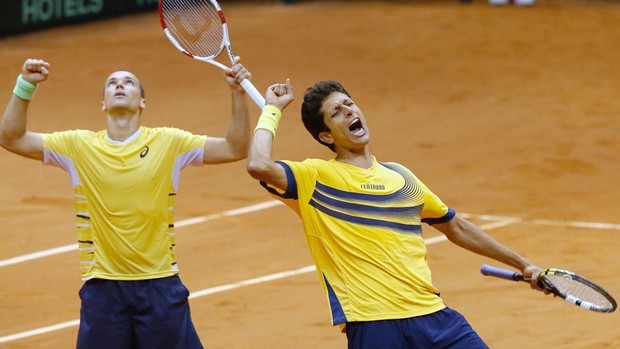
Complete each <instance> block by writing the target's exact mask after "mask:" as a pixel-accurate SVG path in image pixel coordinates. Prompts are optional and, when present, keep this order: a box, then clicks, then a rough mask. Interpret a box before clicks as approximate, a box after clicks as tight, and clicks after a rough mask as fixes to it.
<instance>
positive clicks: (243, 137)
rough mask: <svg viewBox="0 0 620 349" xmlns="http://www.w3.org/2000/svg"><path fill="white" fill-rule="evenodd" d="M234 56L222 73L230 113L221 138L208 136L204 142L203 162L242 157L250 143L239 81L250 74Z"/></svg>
mask: <svg viewBox="0 0 620 349" xmlns="http://www.w3.org/2000/svg"><path fill="white" fill-rule="evenodd" d="M239 60H240V59H239V57H235V63H234V64H233V67H232V68H231V69H230V70H228V71H226V72H225V73H224V76H225V78H226V82H227V83H228V85H229V86H230V91H231V93H232V115H231V117H230V122H229V123H228V130H227V131H226V135H225V136H224V137H223V138H217V137H208V138H207V142H206V143H205V156H204V160H203V162H204V163H205V164H217V163H224V162H231V161H236V160H241V159H244V158H246V157H247V156H248V146H249V144H250V113H249V108H248V102H247V99H246V98H245V90H244V89H243V87H241V85H240V83H241V81H243V79H250V77H251V76H252V74H250V72H249V71H247V70H246V69H245V67H244V66H243V65H242V64H240V63H239Z"/></svg>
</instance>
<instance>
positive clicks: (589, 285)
mask: <svg viewBox="0 0 620 349" xmlns="http://www.w3.org/2000/svg"><path fill="white" fill-rule="evenodd" d="M480 272H481V273H482V275H486V276H495V277H498V278H502V279H507V280H513V281H525V282H530V280H527V279H525V278H524V277H523V275H521V274H519V273H517V272H514V271H511V270H506V269H501V268H496V267H492V266H489V265H486V264H485V265H483V266H482V268H480ZM538 286H539V287H541V288H543V289H545V290H547V291H549V292H551V293H553V294H554V295H556V296H558V297H562V298H563V299H565V300H567V301H569V302H571V303H573V304H575V305H578V306H580V307H582V308H586V309H588V310H592V311H596V312H600V313H611V312H613V311H614V310H616V308H617V304H616V301H615V300H614V298H613V297H612V296H611V295H610V294H609V293H607V291H605V290H604V289H603V288H602V287H601V286H599V285H597V284H595V283H594V282H592V281H590V280H588V279H586V278H585V277H583V276H581V275H577V274H575V273H573V272H571V271H567V270H561V269H546V270H543V271H542V272H541V273H540V276H539V278H538Z"/></svg>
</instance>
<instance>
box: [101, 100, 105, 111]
mask: <svg viewBox="0 0 620 349" xmlns="http://www.w3.org/2000/svg"><path fill="white" fill-rule="evenodd" d="M101 111H105V102H104V101H101Z"/></svg>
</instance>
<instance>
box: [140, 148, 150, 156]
mask: <svg viewBox="0 0 620 349" xmlns="http://www.w3.org/2000/svg"><path fill="white" fill-rule="evenodd" d="M148 153H149V146H148V145H147V146H146V147H144V150H142V151H141V152H140V157H141V158H143V157H145V156H146V154H148Z"/></svg>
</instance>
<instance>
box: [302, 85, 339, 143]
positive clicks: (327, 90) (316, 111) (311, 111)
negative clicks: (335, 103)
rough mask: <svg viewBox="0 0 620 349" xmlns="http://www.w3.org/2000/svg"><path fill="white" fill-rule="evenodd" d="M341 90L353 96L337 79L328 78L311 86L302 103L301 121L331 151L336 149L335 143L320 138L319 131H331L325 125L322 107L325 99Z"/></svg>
mask: <svg viewBox="0 0 620 349" xmlns="http://www.w3.org/2000/svg"><path fill="white" fill-rule="evenodd" d="M335 92H340V93H343V94H345V95H347V96H348V97H349V98H351V95H349V93H348V92H347V91H346V90H345V89H344V87H343V86H342V85H341V84H340V83H339V82H337V81H334V80H326V81H319V82H317V83H316V84H314V86H312V87H309V88H308V89H307V90H306V93H305V94H304V101H303V103H302V104H301V121H302V122H303V123H304V126H305V127H306V130H308V132H310V134H311V135H312V137H313V138H314V139H316V140H317V141H318V142H319V143H321V144H323V145H324V146H326V147H328V148H329V149H330V150H331V151H335V147H334V145H333V144H327V143H325V142H323V141H321V140H320V139H319V133H321V132H329V131H330V129H329V127H327V125H325V119H324V115H323V114H322V113H321V107H322V106H323V103H324V102H325V99H327V97H329V95H331V94H332V93H335Z"/></svg>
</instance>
